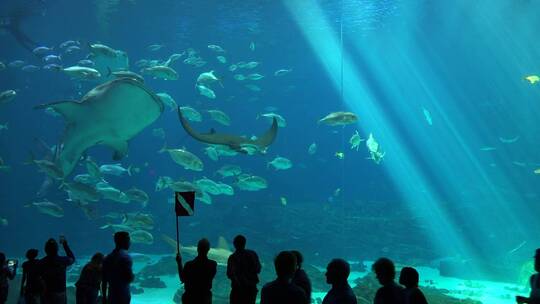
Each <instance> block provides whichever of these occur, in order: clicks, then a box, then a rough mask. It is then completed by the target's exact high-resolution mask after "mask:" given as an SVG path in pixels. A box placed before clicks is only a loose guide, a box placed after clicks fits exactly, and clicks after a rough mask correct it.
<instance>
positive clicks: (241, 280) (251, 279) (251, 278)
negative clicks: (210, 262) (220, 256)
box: [227, 235, 261, 304]
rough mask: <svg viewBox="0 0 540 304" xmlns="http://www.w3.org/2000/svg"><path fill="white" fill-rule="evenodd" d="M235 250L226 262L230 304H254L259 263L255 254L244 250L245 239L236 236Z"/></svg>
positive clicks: (259, 269)
mask: <svg viewBox="0 0 540 304" xmlns="http://www.w3.org/2000/svg"><path fill="white" fill-rule="evenodd" d="M233 244H234V248H235V249H236V250H235V251H234V253H233V254H231V256H230V257H229V259H228V260H227V277H228V278H229V279H230V280H231V294H230V296H229V300H230V302H229V303H230V304H255V300H256V298H257V292H258V290H257V283H259V273H261V263H260V261H259V257H258V256H257V253H255V251H253V250H249V249H246V238H245V237H244V236H243V235H237V236H236V237H235V238H234V240H233Z"/></svg>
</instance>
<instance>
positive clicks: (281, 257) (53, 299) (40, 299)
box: [0, 231, 540, 304]
mask: <svg viewBox="0 0 540 304" xmlns="http://www.w3.org/2000/svg"><path fill="white" fill-rule="evenodd" d="M114 243H115V248H114V250H113V251H112V252H111V253H110V254H108V255H107V256H104V255H103V254H102V253H96V254H94V256H92V259H91V260H90V262H88V263H87V264H86V265H85V266H84V267H83V269H82V271H81V275H80V277H79V279H78V281H77V282H76V283H75V286H76V303H77V304H96V303H103V304H128V303H130V302H131V291H130V284H131V283H132V282H133V280H134V278H135V275H134V274H133V270H132V266H133V262H132V260H131V257H130V255H129V253H128V250H129V247H130V245H131V240H130V236H129V233H128V232H124V231H121V232H116V233H115V234H114ZM59 244H60V245H62V247H63V249H64V252H65V256H60V255H59V254H58V251H59ZM233 244H234V247H235V251H234V253H233V254H231V255H230V257H229V259H228V261H227V277H228V278H229V279H230V281H231V292H230V296H229V300H230V303H231V304H255V302H256V298H257V294H258V289H257V284H258V283H259V274H260V272H261V263H260V261H259V257H258V256H257V253H255V251H253V250H250V249H246V238H245V237H244V236H242V235H238V236H236V237H235V238H234V241H233ZM209 251H210V242H209V241H208V240H207V239H204V238H203V239H201V240H200V241H199V242H198V243H197V256H196V257H195V258H194V259H193V260H191V261H188V262H186V263H185V264H183V263H182V256H181V255H180V254H177V256H176V262H177V266H178V275H179V278H180V281H181V282H182V283H183V284H184V293H183V295H182V303H183V304H211V303H212V281H213V279H214V277H215V275H216V272H217V262H216V261H214V260H211V259H209V258H208V252H209ZM45 254H46V256H45V257H43V258H42V259H39V260H38V259H37V257H38V250H37V249H30V250H28V251H27V253H26V258H27V260H26V261H25V262H24V263H23V264H22V271H23V274H22V281H21V289H20V300H19V303H26V304H33V303H42V304H65V303H67V295H66V269H67V267H68V266H70V265H72V264H73V263H74V262H75V256H74V255H73V252H72V251H71V249H70V248H69V246H68V242H67V241H66V239H65V238H64V237H60V240H59V242H57V241H56V240H55V239H52V238H51V239H49V240H48V241H47V242H46V243H45ZM302 262H303V257H302V254H301V253H300V252H299V251H282V252H280V253H279V254H278V255H277V256H276V257H275V259H274V267H275V271H276V279H275V280H273V281H271V282H269V283H266V284H265V285H264V286H263V288H262V290H261V300H260V303H261V304H308V303H311V292H312V290H311V281H310V279H309V277H308V275H307V273H306V272H305V271H304V270H303V269H302ZM0 266H1V268H0V304H3V303H5V302H6V301H7V296H8V289H9V285H8V281H9V280H13V278H14V277H15V274H16V271H17V266H18V263H17V261H16V260H6V257H5V255H4V254H3V253H0ZM534 266H535V270H536V272H537V273H536V274H534V275H532V276H531V278H530V285H531V294H530V296H529V297H522V296H517V297H516V302H517V303H530V304H540V274H539V273H540V249H537V250H536V255H535V264H534ZM372 269H373V271H374V272H375V275H376V277H377V280H378V281H379V283H380V284H381V287H380V288H379V289H378V290H377V293H376V294H375V298H374V300H373V303H374V304H427V301H426V298H425V297H424V294H423V293H422V291H421V290H420V289H419V288H418V282H419V275H418V272H417V271H416V270H415V269H414V268H412V267H403V268H402V270H401V273H400V276H399V284H397V283H396V282H395V277H396V269H395V266H394V263H393V262H392V261H391V260H389V259H387V258H380V259H378V260H377V261H376V262H375V263H374V264H373V266H372ZM349 274H350V265H349V263H348V262H347V261H345V260H343V259H333V260H332V261H330V263H328V266H327V267H326V274H325V275H326V282H327V283H328V284H330V285H331V288H330V290H329V291H328V293H327V294H326V296H325V297H324V299H323V301H322V304H355V303H357V300H356V296H355V294H354V291H353V289H352V288H351V286H350V285H349V283H348V281H347V280H348V277H349ZM100 291H101V297H99V293H100Z"/></svg>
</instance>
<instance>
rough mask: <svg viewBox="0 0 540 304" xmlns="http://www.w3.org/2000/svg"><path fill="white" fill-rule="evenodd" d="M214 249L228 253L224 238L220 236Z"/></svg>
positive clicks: (227, 245)
mask: <svg viewBox="0 0 540 304" xmlns="http://www.w3.org/2000/svg"><path fill="white" fill-rule="evenodd" d="M216 248H221V249H225V250H227V251H230V248H229V244H228V243H227V240H225V238H224V237H222V236H220V237H219V239H218V245H217V247H216Z"/></svg>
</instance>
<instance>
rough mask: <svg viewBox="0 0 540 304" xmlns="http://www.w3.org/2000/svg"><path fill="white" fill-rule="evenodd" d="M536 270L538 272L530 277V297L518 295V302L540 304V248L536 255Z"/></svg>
mask: <svg viewBox="0 0 540 304" xmlns="http://www.w3.org/2000/svg"><path fill="white" fill-rule="evenodd" d="M534 270H535V271H536V273H535V274H533V275H532V276H531V278H530V279H529V282H530V284H531V293H530V295H529V297H528V298H527V297H522V296H516V302H517V303H529V304H540V248H538V249H536V254H535V255H534Z"/></svg>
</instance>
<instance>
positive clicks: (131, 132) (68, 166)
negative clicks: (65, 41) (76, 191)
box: [36, 78, 163, 176]
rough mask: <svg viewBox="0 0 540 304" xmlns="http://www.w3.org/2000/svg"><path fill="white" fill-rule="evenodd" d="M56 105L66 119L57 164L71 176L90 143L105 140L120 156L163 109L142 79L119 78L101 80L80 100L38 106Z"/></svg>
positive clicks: (117, 155)
mask: <svg viewBox="0 0 540 304" xmlns="http://www.w3.org/2000/svg"><path fill="white" fill-rule="evenodd" d="M48 107H51V108H53V109H54V110H55V111H56V112H58V113H60V114H61V115H62V116H63V117H64V119H65V121H66V127H65V133H64V137H63V140H62V145H61V147H62V149H61V151H60V154H59V156H58V161H57V164H58V166H59V167H60V169H62V171H63V172H64V176H68V175H69V174H70V173H71V171H73V168H74V167H75V165H76V164H77V162H78V161H79V159H80V158H81V156H82V154H83V153H84V152H85V151H86V150H87V149H88V148H90V147H92V146H94V145H97V144H104V145H107V146H109V147H111V148H112V149H113V150H114V156H113V158H114V159H115V160H119V159H121V158H122V157H124V156H125V155H126V154H127V152H128V141H129V140H130V139H131V138H133V137H135V136H136V135H137V134H138V133H139V132H141V131H142V130H143V129H144V128H146V127H147V126H149V125H150V124H152V123H153V122H154V121H155V120H156V119H157V118H158V117H159V116H160V115H161V113H162V112H163V103H162V102H161V100H160V99H159V97H158V96H157V95H155V94H154V93H153V92H151V91H150V90H149V89H148V88H146V87H145V86H144V84H142V83H141V82H139V81H137V80H134V79H131V78H119V79H115V80H112V81H109V82H106V83H104V84H101V85H99V86H97V87H95V88H94V89H92V90H91V91H90V92H88V93H87V94H86V95H84V97H83V98H82V99H81V100H80V101H77V100H68V101H59V102H54V103H49V104H44V105H39V106H37V107H36V108H48Z"/></svg>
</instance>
